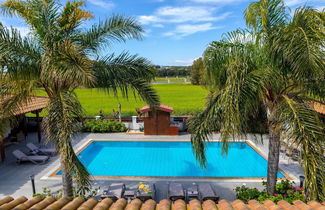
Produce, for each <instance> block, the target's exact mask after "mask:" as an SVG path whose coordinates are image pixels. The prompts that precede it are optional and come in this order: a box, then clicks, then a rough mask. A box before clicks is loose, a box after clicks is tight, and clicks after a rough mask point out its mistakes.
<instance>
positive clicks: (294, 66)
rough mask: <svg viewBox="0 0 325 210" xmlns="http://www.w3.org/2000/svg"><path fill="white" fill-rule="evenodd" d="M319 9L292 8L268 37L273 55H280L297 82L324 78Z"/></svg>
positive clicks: (323, 35)
mask: <svg viewBox="0 0 325 210" xmlns="http://www.w3.org/2000/svg"><path fill="white" fill-rule="evenodd" d="M324 21H325V20H324V17H323V16H322V15H321V13H320V12H318V11H316V10H314V9H312V8H309V7H301V8H298V9H296V10H295V13H294V17H293V19H292V21H291V22H290V23H289V25H288V26H287V27H285V28H283V29H282V30H278V31H277V32H275V33H274V34H273V36H272V46H271V48H270V52H271V55H272V56H273V58H276V57H279V56H280V57H282V58H283V61H282V63H281V64H280V65H282V66H288V67H289V68H290V71H288V72H287V73H289V74H292V76H293V79H294V80H295V81H296V82H297V83H305V82H308V81H311V82H313V81H314V82H317V80H319V79H321V80H323V81H324V78H325V72H324V66H325V61H324V57H325V50H324V49H325V42H324V40H325V33H324V30H325V28H324V27H325V25H324Z"/></svg>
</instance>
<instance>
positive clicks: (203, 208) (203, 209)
mask: <svg viewBox="0 0 325 210" xmlns="http://www.w3.org/2000/svg"><path fill="white" fill-rule="evenodd" d="M0 209H1V210H9V209H17V210H23V209H37V210H41V209H51V210H56V209H66V210H74V209H82V210H106V209H107V210H108V209H110V210H113V209H114V210H125V209H127V210H140V209H141V210H151V209H152V210H155V209H156V210H171V209H175V210H189V209H190V210H250V209H252V210H313V209H315V210H324V209H325V202H323V203H322V204H320V203H318V202H316V201H310V202H308V203H304V202H302V201H299V200H297V201H294V202H293V204H289V203H288V202H286V201H283V200H282V201H279V202H278V203H277V204H275V203H274V202H272V201H270V200H267V201H264V202H263V204H262V203H259V202H258V201H256V200H251V201H249V202H248V203H247V204H245V203H244V202H243V201H240V200H235V201H233V202H228V201H226V200H221V201H219V203H217V204H216V203H215V202H213V201H211V200H207V201H204V202H203V203H201V202H200V201H198V200H192V201H190V202H189V203H188V204H186V203H185V202H184V201H183V200H177V201H175V202H174V203H171V202H170V201H168V200H162V201H160V202H159V203H156V202H155V201H154V200H147V201H146V202H141V201H140V200H139V199H135V200H132V201H131V202H130V203H128V202H127V201H126V200H125V199H124V198H121V199H118V200H117V201H115V202H113V201H112V200H111V199H109V198H105V199H104V200H102V201H97V200H96V199H95V198H89V199H84V198H82V197H77V198H75V199H73V200H70V199H68V198H61V199H56V198H54V197H47V198H44V199H43V198H41V197H33V198H31V199H29V200H28V199H27V198H26V197H24V196H22V197H19V198H16V199H13V198H12V197H9V196H7V197H4V198H2V199H0Z"/></svg>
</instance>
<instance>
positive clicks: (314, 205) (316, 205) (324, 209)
mask: <svg viewBox="0 0 325 210" xmlns="http://www.w3.org/2000/svg"><path fill="white" fill-rule="evenodd" d="M307 204H308V205H309V206H311V207H312V208H314V209H317V210H325V206H323V205H322V204H320V203H318V202H317V201H309V202H308V203H307Z"/></svg>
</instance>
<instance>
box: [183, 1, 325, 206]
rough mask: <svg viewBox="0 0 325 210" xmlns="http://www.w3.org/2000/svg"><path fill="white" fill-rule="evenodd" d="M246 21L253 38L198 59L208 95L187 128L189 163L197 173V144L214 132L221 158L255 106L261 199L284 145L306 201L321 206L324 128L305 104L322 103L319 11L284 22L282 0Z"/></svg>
mask: <svg viewBox="0 0 325 210" xmlns="http://www.w3.org/2000/svg"><path fill="white" fill-rule="evenodd" d="M245 17H246V21H247V24H248V26H249V27H250V28H251V29H253V30H252V32H249V31H247V30H237V31H234V32H230V33H228V34H227V35H226V36H225V38H224V39H222V40H221V41H218V42H212V43H211V44H210V45H209V46H208V48H207V49H206V51H205V52H204V56H203V59H204V63H205V64H206V70H207V77H208V85H209V86H210V87H211V89H212V90H213V92H212V93H211V95H210V97H209V100H208V105H207V107H206V109H205V110H204V111H203V112H202V113H200V114H199V115H197V116H195V117H194V118H193V119H192V120H191V121H190V123H189V129H190V132H191V134H192V135H191V141H192V144H193V148H194V151H195V153H196V157H197V159H198V160H199V161H200V163H201V164H202V165H203V166H204V165H205V163H206V158H205V145H204V142H205V141H207V140H208V139H209V137H210V135H211V134H212V133H213V131H214V130H216V128H217V127H221V135H222V139H223V151H224V152H227V150H228V144H227V142H228V140H229V139H234V138H236V136H241V135H246V134H247V130H248V127H247V126H248V120H249V116H250V115H252V114H255V113H256V110H257V107H258V106H259V105H260V104H262V105H263V106H264V108H265V110H266V113H267V126H268V131H269V154H268V170H267V192H268V193H269V194H270V195H272V194H273V193H274V189H275V184H276V180H277V171H278V165H279V154H280V152H279V150H280V142H281V141H282V140H287V141H288V142H289V143H290V144H293V145H295V146H297V147H300V148H301V151H302V156H301V157H302V159H301V164H302V166H303V169H304V173H305V177H306V179H305V183H304V185H305V191H306V196H307V198H308V199H318V200H324V199H325V173H324V170H325V168H324V166H325V164H324V158H323V156H324V149H325V141H324V139H325V134H324V124H323V123H322V122H321V120H320V119H319V115H318V114H317V113H316V112H315V111H314V110H312V109H311V108H310V107H309V105H308V104H309V103H310V102H315V101H318V102H321V103H324V102H325V100H324V99H325V97H324V96H325V94H324V90H325V86H324V85H325V81H324V78H325V72H324V66H325V63H324V57H325V54H324V49H325V48H324V40H325V39H324V38H325V37H324V12H318V11H316V10H314V9H312V8H309V7H301V8H298V9H296V10H295V13H294V15H293V17H292V18H291V19H290V18H289V17H288V15H287V8H286V7H285V6H284V4H283V2H282V1H281V0H260V1H257V2H253V3H251V4H250V5H249V6H248V8H247V9H246V13H245Z"/></svg>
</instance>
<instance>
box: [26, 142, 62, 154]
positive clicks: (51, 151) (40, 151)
mask: <svg viewBox="0 0 325 210" xmlns="http://www.w3.org/2000/svg"><path fill="white" fill-rule="evenodd" d="M26 146H27V148H28V149H29V150H30V151H31V152H32V153H33V154H42V155H54V154H55V153H56V150H55V149H54V148H52V149H47V148H39V147H37V146H35V144H33V143H28V144H26Z"/></svg>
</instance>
